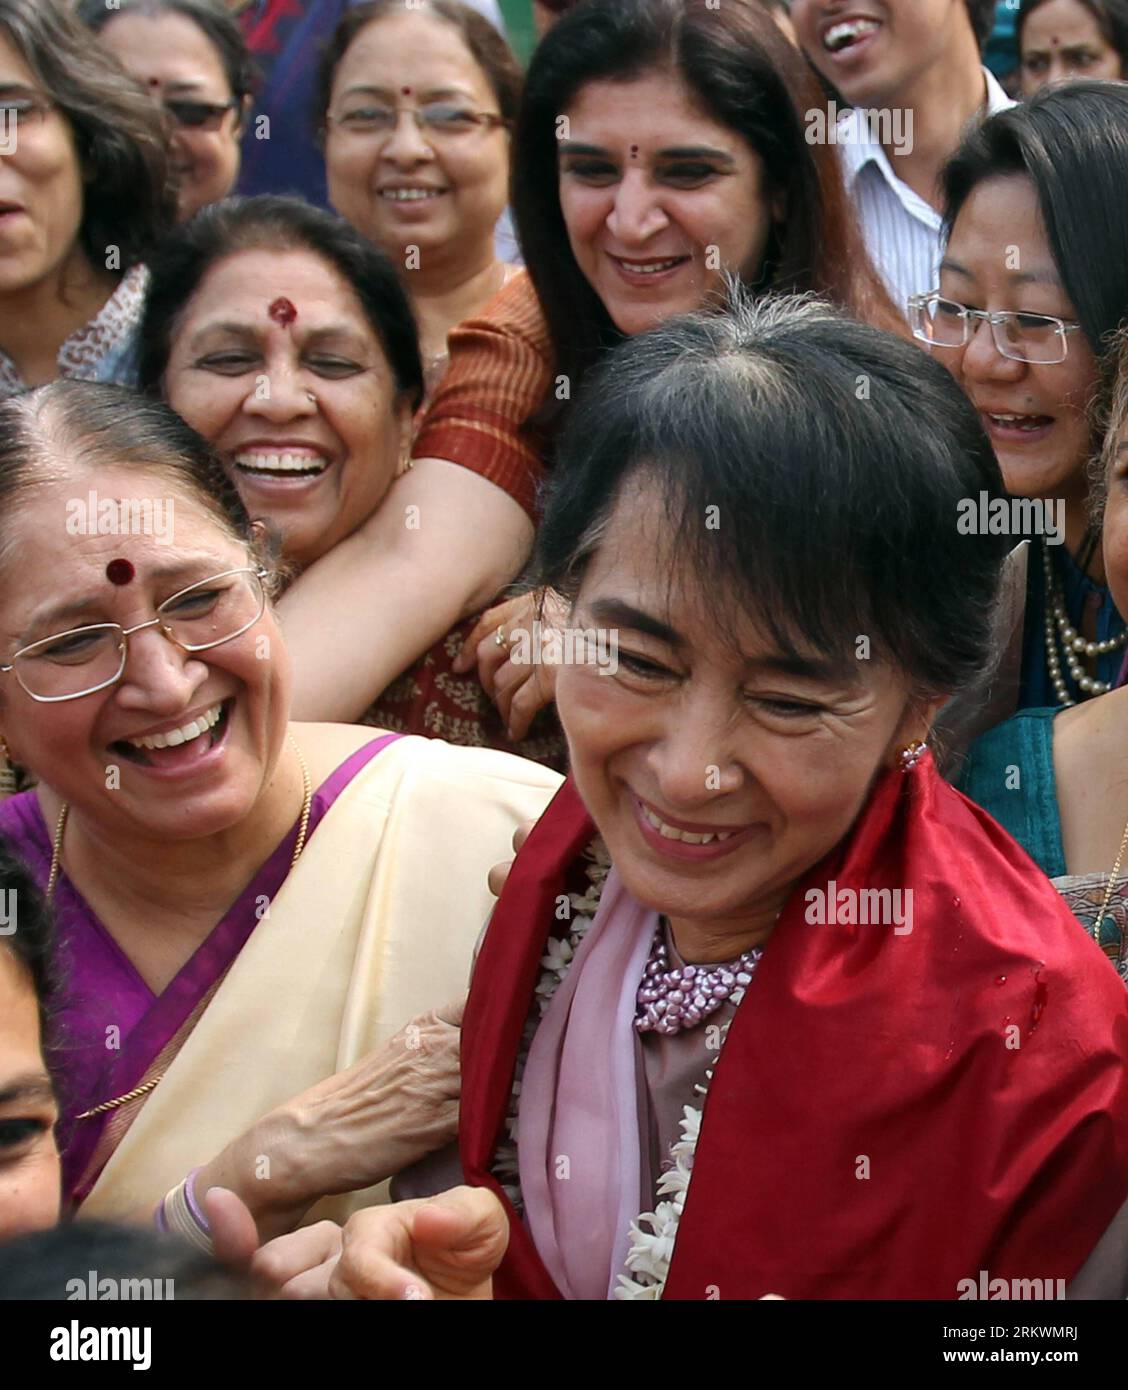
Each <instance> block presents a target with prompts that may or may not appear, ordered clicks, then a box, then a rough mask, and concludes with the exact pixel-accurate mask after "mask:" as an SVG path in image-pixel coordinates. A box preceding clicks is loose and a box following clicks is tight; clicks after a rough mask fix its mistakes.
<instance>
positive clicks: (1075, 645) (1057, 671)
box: [1042, 544, 1128, 709]
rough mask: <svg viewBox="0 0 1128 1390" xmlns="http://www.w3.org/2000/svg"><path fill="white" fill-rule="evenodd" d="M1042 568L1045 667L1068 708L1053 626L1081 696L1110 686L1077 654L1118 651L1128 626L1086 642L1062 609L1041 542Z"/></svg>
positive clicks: (1070, 702) (1069, 698)
mask: <svg viewBox="0 0 1128 1390" xmlns="http://www.w3.org/2000/svg"><path fill="white" fill-rule="evenodd" d="M1042 571H1043V573H1044V575H1045V578H1046V620H1045V621H1046V667H1047V669H1048V671H1049V675H1050V684H1051V685H1052V686H1053V688H1054V695H1055V696H1056V697H1057V702H1058V704H1059V705H1063V706H1065V707H1066V708H1067V709H1068V708H1069V707H1071V706H1072V705H1075V704H1076V703H1077V701H1076V700H1074V699H1073V697H1072V696H1071V695H1070V693H1069V687H1068V686H1067V685H1066V683H1065V677H1064V675H1063V674H1062V669H1061V658H1060V657H1059V656H1058V651H1057V640H1056V635H1055V627H1056V629H1057V635H1060V637H1061V645H1062V650H1063V651H1064V653H1065V662H1066V665H1067V666H1068V668H1069V674H1070V675H1071V676H1072V677H1073V680H1074V682H1075V683H1076V685H1077V686H1078V688H1079V689H1080V690H1081V692H1082V695H1104V694H1106V693H1107V692H1108V691H1109V690H1110V689H1111V686H1110V684H1109V682H1108V681H1101V680H1097V679H1096V677H1095V676H1090V675H1089V674H1088V673H1087V672H1086V670H1085V668H1084V667H1083V666H1082V665H1081V656H1082V655H1084V656H1089V657H1092V656H1105V655H1107V653H1109V652H1114V651H1117V650H1119V649H1120V648H1121V647H1123V646H1124V644H1125V643H1126V642H1128V629H1126V630H1125V631H1124V632H1122V633H1120V634H1119V635H1118V636H1116V637H1109V638H1107V639H1106V640H1105V641H1103V642H1089V641H1087V640H1086V638H1084V637H1083V636H1082V635H1081V633H1079V632H1078V631H1077V629H1076V628H1075V627H1074V626H1073V625H1072V624H1071V623H1070V621H1069V615H1068V614H1067V613H1066V611H1065V596H1064V594H1063V593H1062V591H1061V588H1060V587H1059V585H1058V582H1057V580H1056V578H1055V577H1054V572H1053V566H1052V565H1051V563H1050V552H1049V549H1048V548H1047V547H1046V545H1045V544H1043V545H1042Z"/></svg>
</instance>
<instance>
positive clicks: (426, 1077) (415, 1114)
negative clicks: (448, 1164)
mask: <svg viewBox="0 0 1128 1390" xmlns="http://www.w3.org/2000/svg"><path fill="white" fill-rule="evenodd" d="M465 1003H466V998H465V996H463V997H462V998H461V999H459V1000H457V1001H456V1002H454V1003H452V1004H448V1005H447V1006H446V1007H444V1008H442V1009H435V1010H432V1011H431V1012H430V1013H426V1014H421V1015H420V1016H419V1017H418V1018H415V1019H412V1021H411V1022H410V1023H409V1024H407V1025H406V1026H405V1027H404V1028H401V1029H400V1031H399V1032H398V1033H396V1034H395V1036H394V1037H392V1038H389V1039H388V1041H387V1042H386V1043H384V1044H383V1046H382V1047H378V1048H377V1049H376V1051H375V1052H371V1053H369V1054H368V1056H366V1057H362V1058H361V1059H360V1061H359V1062H356V1063H354V1064H353V1066H351V1067H349V1068H348V1070H347V1071H342V1072H338V1073H337V1074H336V1075H335V1076H330V1077H328V1078H327V1079H326V1080H325V1081H322V1082H320V1083H319V1084H318V1085H317V1086H314V1087H313V1088H312V1089H310V1090H309V1091H306V1092H304V1093H303V1094H302V1095H301V1096H298V1097H297V1098H296V1099H295V1100H293V1101H291V1102H289V1106H288V1108H289V1109H290V1110H291V1111H292V1112H293V1113H294V1114H295V1115H296V1117H297V1120H298V1126H299V1130H300V1132H301V1133H302V1135H303V1136H304V1138H305V1141H306V1142H305V1143H304V1144H303V1159H302V1162H303V1166H304V1167H305V1170H306V1173H307V1179H309V1180H310V1190H311V1195H313V1196H324V1195H327V1194H331V1193H340V1192H354V1191H356V1190H357V1189H359V1188H363V1187H369V1186H371V1184H373V1183H376V1182H381V1181H383V1179H385V1178H387V1177H391V1176H392V1175H393V1174H395V1173H398V1172H400V1171H401V1170H402V1169H404V1168H406V1167H407V1166H408V1165H409V1164H411V1163H414V1162H416V1161H417V1160H418V1159H420V1158H424V1157H425V1156H426V1155H427V1154H429V1153H433V1152H434V1151H435V1150H436V1149H441V1148H442V1147H443V1146H444V1145H445V1144H448V1143H450V1142H451V1141H452V1140H453V1139H454V1138H455V1137H456V1136H457V1133H458V1097H459V1090H460V1076H459V1043H460V1036H461V1035H460V1026H461V1023H462V1010H463V1008H464V1006H465Z"/></svg>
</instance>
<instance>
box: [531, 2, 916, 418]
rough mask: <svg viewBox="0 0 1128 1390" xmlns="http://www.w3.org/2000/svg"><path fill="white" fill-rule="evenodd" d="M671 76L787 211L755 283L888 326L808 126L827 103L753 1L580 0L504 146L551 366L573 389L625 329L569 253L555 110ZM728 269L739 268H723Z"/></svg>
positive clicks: (889, 318) (548, 44) (536, 70)
mask: <svg viewBox="0 0 1128 1390" xmlns="http://www.w3.org/2000/svg"><path fill="white" fill-rule="evenodd" d="M651 72H662V73H666V72H670V73H673V74H674V75H675V76H677V77H678V78H679V79H680V80H681V81H682V82H684V83H685V85H686V87H687V88H688V89H689V91H690V92H691V93H692V95H693V98H694V99H695V101H696V102H697V103H699V104H700V106H701V107H702V109H703V110H705V111H706V112H708V113H709V115H711V116H712V117H713V119H714V120H716V121H718V122H719V123H720V124H722V125H724V126H726V127H727V128H728V129H730V130H732V131H733V132H734V133H735V134H737V135H738V136H740V138H741V139H742V140H743V141H744V142H745V143H746V144H747V145H748V146H749V147H750V148H751V149H752V150H754V151H755V152H756V154H757V155H758V156H759V157H760V159H761V160H762V162H763V166H764V174H765V196H769V195H771V194H779V195H780V196H781V198H782V201H783V203H784V212H783V219H782V221H781V223H780V225H779V226H777V227H776V228H774V229H773V232H772V235H771V236H770V238H769V243H768V246H767V248H766V250H765V255H764V259H763V263H762V264H761V265H760V266H757V267H755V268H748V274H749V278H750V279H751V280H753V281H754V282H755V283H754V285H753V288H754V289H756V290H765V291H766V290H776V291H814V292H816V293H818V294H821V295H825V296H826V297H828V298H830V299H832V300H833V301H834V302H836V303H839V304H842V305H844V306H845V307H847V308H849V309H850V310H851V311H852V312H854V313H856V314H858V315H859V316H860V317H862V318H866V319H870V320H871V321H873V322H880V323H882V324H885V325H888V326H889V327H892V326H893V325H894V324H896V323H899V322H900V321H901V319H900V315H899V314H898V313H897V311H896V310H895V309H894V308H893V305H892V304H891V303H890V302H889V300H888V297H887V295H886V293H885V291H884V289H883V288H882V287H881V285H880V283H879V281H878V279H877V276H876V274H875V272H874V271H873V268H872V266H871V265H870V262H869V257H868V255H867V253H866V250H865V247H864V245H863V243H862V240H861V236H860V234H859V232H858V228H857V223H856V221H855V217H854V213H853V210H852V207H851V205H850V202H849V199H848V198H847V195H846V191H845V187H844V184H843V181H842V173H841V169H840V166H839V162H838V158H837V151H836V150H834V149H832V148H830V147H829V146H827V145H826V144H825V143H823V144H819V143H817V142H815V143H812V142H811V141H810V140H809V139H808V138H807V132H808V130H809V128H810V127H809V125H808V124H807V121H808V115H809V113H810V112H811V111H812V110H814V109H815V108H818V107H821V106H822V105H823V103H822V102H821V100H820V97H819V89H818V86H817V84H816V82H815V80H814V78H813V77H812V75H811V71H810V69H809V68H808V66H807V64H806V62H805V61H804V60H803V58H802V56H801V55H800V54H799V53H798V52H797V51H796V49H795V48H794V47H793V45H792V44H790V43H789V42H788V41H787V39H786V38H784V36H783V34H782V33H781V31H780V28H779V26H778V25H777V23H776V21H775V20H774V19H773V18H772V17H771V15H770V14H769V13H768V11H767V10H766V8H765V7H764V6H763V4H761V3H760V0H725V2H724V4H723V5H721V6H719V7H718V6H716V5H715V4H714V3H712V0H587V2H586V3H584V4H581V5H580V6H578V7H577V8H576V9H574V10H570V11H569V12H568V13H567V14H565V15H564V16H563V17H562V18H561V19H560V20H559V21H558V22H557V23H556V24H554V25H553V26H552V28H551V29H550V30H549V31H548V33H547V34H546V35H545V37H544V38H543V39H542V40H541V42H540V44H539V45H538V47H537V49H536V51H535V53H534V54H533V59H532V62H531V64H530V66H529V72H528V76H527V77H526V80H525V93H524V97H523V99H522V104H521V114H520V117H519V119H518V122H517V131H516V134H515V137H514V146H513V192H512V200H513V212H514V217H515V220H516V223H517V230H518V234H519V237H520V241H521V247H522V250H523V252H524V256H525V263H526V266H527V267H528V271H529V277H530V279H531V280H532V282H533V284H534V286H535V287H536V291H537V295H538V297H539V299H540V302H541V305H542V306H543V308H544V313H545V318H546V319H547V321H548V327H549V331H550V333H551V336H552V343H553V349H554V352H555V354H556V371H557V372H558V373H560V374H562V375H564V376H567V377H568V378H569V381H570V385H571V392H572V394H573V395H575V394H576V393H577V392H578V391H579V389H580V387H581V385H582V381H583V376H584V373H585V372H586V371H587V370H588V369H589V368H590V367H591V366H593V365H594V364H595V363H596V362H597V361H598V360H599V358H600V357H601V355H602V354H603V353H604V352H606V351H607V349H608V348H610V347H612V346H613V345H614V344H615V343H617V342H618V341H619V339H620V338H621V337H622V334H621V332H620V331H619V330H618V328H617V327H616V326H615V324H614V323H613V321H612V319H611V316H610V315H609V314H608V312H607V310H606V308H605V307H604V305H603V301H602V300H601V299H600V298H599V296H598V294H596V292H595V290H594V289H593V288H592V286H591V284H590V283H589V282H588V280H587V278H586V276H585V275H584V274H583V272H582V270H581V269H580V267H579V265H578V264H577V262H576V257H575V255H574V254H573V252H572V248H571V245H570V243H569V240H568V231H567V227H566V225H565V221H564V214H563V211H562V209H561V206H560V191H559V175H558V172H557V150H558V147H559V142H560V139H561V131H562V127H561V124H560V123H561V119H562V117H563V116H564V115H565V114H566V112H567V109H568V107H569V106H570V105H571V104H572V102H573V100H574V99H575V98H576V96H577V94H578V93H579V92H580V91H581V90H582V89H583V88H584V87H585V86H587V85H588V84H589V83H592V82H630V81H634V80H636V79H637V78H640V77H643V76H645V75H646V74H648V73H651ZM732 269H733V270H736V269H737V267H732Z"/></svg>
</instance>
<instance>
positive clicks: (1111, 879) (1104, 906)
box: [1090, 824, 1128, 946]
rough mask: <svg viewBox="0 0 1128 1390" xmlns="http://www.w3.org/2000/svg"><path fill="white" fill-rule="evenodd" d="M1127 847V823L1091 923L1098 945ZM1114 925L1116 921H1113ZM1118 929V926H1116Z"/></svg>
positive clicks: (1092, 934) (1093, 936)
mask: <svg viewBox="0 0 1128 1390" xmlns="http://www.w3.org/2000/svg"><path fill="white" fill-rule="evenodd" d="M1126 849H1128V824H1126V825H1125V826H1124V834H1123V835H1122V836H1121V837H1120V848H1119V849H1118V850H1117V852H1116V862H1115V863H1114V864H1113V866H1112V872H1111V873H1110V874H1109V876H1108V886H1107V887H1106V888H1105V895H1104V901H1103V902H1102V903H1101V910H1100V912H1098V913H1097V920H1096V921H1095V922H1094V923H1093V926H1092V930H1091V932H1090V935H1091V936H1092V938H1093V940H1094V941H1095V942H1096V943H1097V945H1098V946H1100V944H1101V923H1102V922H1103V921H1104V919H1105V913H1106V912H1107V911H1108V905H1109V903H1110V902H1111V901H1112V893H1113V889H1114V888H1115V887H1116V879H1117V876H1118V875H1119V873H1120V862H1121V860H1122V859H1123V858H1124V851H1125V850H1126ZM1113 926H1114V927H1115V926H1116V923H1115V922H1114V923H1113ZM1116 929H1117V931H1119V930H1120V928H1119V927H1117V928H1116Z"/></svg>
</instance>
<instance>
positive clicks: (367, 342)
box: [140, 195, 563, 766]
mask: <svg viewBox="0 0 1128 1390" xmlns="http://www.w3.org/2000/svg"><path fill="white" fill-rule="evenodd" d="M152 277H153V279H152V290H151V292H150V294H149V301H148V305H147V308H146V312H145V318H144V322H143V325H142V335H143V341H144V349H143V351H142V353H141V363H140V377H141V385H142V387H143V388H145V389H146V390H149V391H151V392H153V393H154V394H161V395H163V396H164V398H165V399H166V400H167V401H168V402H169V404H170V405H172V407H173V408H174V409H175V410H176V411H177V412H178V413H179V414H180V415H181V416H182V417H183V418H184V419H185V420H187V422H188V423H189V424H190V425H191V426H192V428H193V429H196V430H198V431H199V432H200V433H201V434H202V435H203V436H204V437H205V438H206V439H207V440H208V441H209V442H210V443H212V444H213V445H214V446H215V447H216V448H217V449H218V450H219V452H220V455H221V456H222V458H223V460H224V462H225V463H226V465H227V468H228V470H229V472H230V475H231V477H232V479H233V481H234V483H235V486H236V487H237V488H238V490H239V494H240V496H241V497H242V499H243V503H244V505H245V506H246V508H247V510H248V512H249V513H250V515H251V516H252V517H255V518H256V519H261V520H264V521H267V522H269V523H271V525H272V526H273V528H274V530H275V531H276V533H277V535H278V538H279V540H280V542H281V552H282V560H283V562H284V564H285V566H286V568H287V570H288V572H289V575H290V577H291V578H292V577H293V576H295V575H300V574H301V573H302V572H303V571H304V570H306V569H308V568H309V567H310V566H311V565H315V564H317V563H319V562H320V561H321V560H322V559H323V558H324V557H326V556H329V555H331V554H332V552H333V551H334V549H335V548H336V547H337V546H338V545H340V544H342V543H344V542H346V541H347V540H348V538H349V537H350V536H351V535H353V534H354V533H355V532H356V531H357V530H358V529H359V528H360V527H361V526H363V525H364V523H365V522H366V521H367V520H368V519H369V518H370V517H371V516H372V515H373V514H374V513H376V512H377V511H379V510H380V509H381V508H382V507H384V506H385V505H387V503H386V499H387V497H388V494H389V492H390V490H391V488H392V486H393V481H394V479H395V478H396V477H397V476H398V475H399V474H401V473H402V472H403V471H404V470H405V468H406V467H407V466H408V462H409V454H410V447H411V421H412V415H413V412H414V411H415V410H416V408H417V407H418V405H419V402H420V400H421V398H422V394H423V368H422V364H421V362H420V358H419V345H418V338H417V335H416V329H415V321H414V319H413V318H412V313H411V305H410V302H409V300H408V297H407V294H406V292H405V290H404V289H403V287H402V286H401V284H400V282H399V279H398V277H397V276H396V273H395V269H394V267H393V265H392V263H391V261H390V260H389V259H388V257H387V256H385V255H384V254H383V252H382V251H380V250H378V249H377V248H376V247H375V246H373V245H371V244H370V243H369V242H367V241H366V240H365V239H364V238H363V237H362V236H361V235H360V233H359V232H357V231H356V230H355V229H354V228H352V227H350V226H349V225H348V223H347V222H342V221H341V219H340V218H339V217H334V216H332V214H330V213H327V212H325V211H323V210H322V209H320V208H314V207H311V206H310V205H309V204H308V203H304V202H302V201H300V200H299V199H297V198H279V197H272V196H270V195H262V196H260V197H257V198H245V199H239V198H229V199H227V200H225V201H224V202H223V203H221V204H219V205H217V206H215V207H210V208H206V209H204V210H203V211H202V212H201V213H199V214H198V215H197V216H196V217H195V218H193V219H192V221H191V222H190V223H188V225H187V226H185V227H182V228H180V229H178V230H177V231H176V232H174V233H173V234H172V235H171V236H170V237H168V238H167V240H166V241H165V244H164V245H163V247H162V248H161V250H160V251H159V252H158V254H157V256H156V257H155V258H154V260H153V262H152ZM264 383H268V389H264ZM426 519H427V524H430V514H429V512H428V513H426ZM422 520H423V516H422V515H421V514H420V513H418V512H416V513H415V515H414V518H413V515H412V513H411V511H410V510H409V511H408V512H406V513H404V512H400V513H399V514H398V517H397V521H398V524H399V525H400V526H402V527H407V528H411V527H412V526H413V525H417V524H419V523H421V522H422ZM473 625H474V620H473V619H472V618H471V619H470V620H468V621H467V622H465V623H460V624H456V625H455V626H454V627H453V629H452V631H450V632H447V633H443V634H442V635H441V636H440V638H439V640H438V641H436V642H435V643H434V644H433V645H432V647H431V648H430V650H429V651H425V652H423V653H422V654H421V655H420V657H419V659H418V660H417V661H415V662H413V663H412V664H411V665H410V666H409V667H408V668H407V669H406V670H404V671H401V672H398V673H397V676H396V679H395V680H394V681H392V682H391V683H390V684H389V686H388V688H387V689H386V690H383V691H380V692H378V693H377V694H376V696H375V698H374V699H373V701H372V702H371V703H370V705H369V707H368V709H367V710H365V711H364V713H363V715H362V716H361V718H362V720H363V722H364V723H366V724H372V725H375V726H376V727H377V728H384V729H394V730H396V731H398V732H401V733H412V734H427V735H428V736H429V737H432V738H444V739H447V740H449V741H450V742H451V743H460V744H470V745H474V746H477V747H483V746H485V747H491V748H500V749H502V750H503V751H505V752H515V753H518V754H519V755H521V756H522V757H527V758H533V759H535V760H536V761H538V762H545V763H547V764H548V765H550V766H556V765H558V764H559V763H560V762H561V761H562V758H563V740H562V739H561V737H560V734H559V730H555V731H554V730H553V729H552V728H551V726H549V727H547V728H546V727H545V721H542V722H541V723H540V724H539V725H538V726H537V727H535V728H534V729H532V730H531V731H530V733H529V735H528V737H526V738H524V739H522V740H521V741H520V742H519V743H515V742H513V741H512V740H510V739H509V737H508V735H507V733H506V730H505V726H504V724H503V722H502V720H501V718H500V716H499V714H498V712H497V710H496V708H495V706H494V704H493V702H492V701H491V700H490V698H489V697H488V695H487V694H486V692H485V690H484V689H483V688H482V684H481V682H480V681H479V680H478V679H477V676H476V675H475V674H474V673H473V672H471V673H470V674H468V675H462V676H456V675H455V674H454V672H453V669H452V668H453V665H454V659H455V657H456V656H457V654H458V651H459V650H460V648H461V646H462V643H463V640H464V639H465V637H466V636H467V634H468V632H469V631H470V629H471V628H472V627H473ZM294 659H295V666H296V667H297V668H298V671H299V674H300V673H301V667H302V664H303V660H304V657H303V654H302V653H301V652H300V651H299V652H295V654H294ZM358 722H359V721H358Z"/></svg>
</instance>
